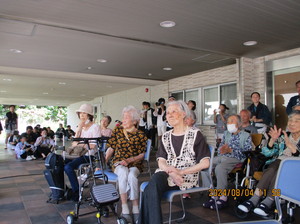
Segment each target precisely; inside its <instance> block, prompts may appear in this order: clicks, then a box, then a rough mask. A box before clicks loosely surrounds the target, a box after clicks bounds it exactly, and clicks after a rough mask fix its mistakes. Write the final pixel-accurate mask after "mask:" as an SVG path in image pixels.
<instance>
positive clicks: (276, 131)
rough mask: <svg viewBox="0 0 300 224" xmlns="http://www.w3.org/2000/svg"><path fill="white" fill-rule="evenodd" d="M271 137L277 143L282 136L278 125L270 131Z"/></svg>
mask: <svg viewBox="0 0 300 224" xmlns="http://www.w3.org/2000/svg"><path fill="white" fill-rule="evenodd" d="M269 135H270V136H271V139H272V140H273V141H274V142H275V141H276V140H277V139H278V138H279V136H280V135H281V128H279V129H277V127H276V125H274V128H271V129H270V131H269Z"/></svg>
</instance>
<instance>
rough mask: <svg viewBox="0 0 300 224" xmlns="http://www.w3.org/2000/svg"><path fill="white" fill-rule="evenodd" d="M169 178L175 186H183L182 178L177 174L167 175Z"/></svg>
mask: <svg viewBox="0 0 300 224" xmlns="http://www.w3.org/2000/svg"><path fill="white" fill-rule="evenodd" d="M169 176H170V177H171V178H172V180H173V182H174V183H175V184H176V185H177V186H181V185H182V184H183V178H182V176H181V175H180V174H179V172H171V173H169Z"/></svg>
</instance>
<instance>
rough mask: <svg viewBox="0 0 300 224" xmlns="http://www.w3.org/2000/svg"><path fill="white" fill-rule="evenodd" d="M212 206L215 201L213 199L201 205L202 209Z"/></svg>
mask: <svg viewBox="0 0 300 224" xmlns="http://www.w3.org/2000/svg"><path fill="white" fill-rule="evenodd" d="M213 204H215V200H214V199H213V198H211V199H209V201H207V202H205V203H203V207H204V208H210V207H211V206H212V205H213Z"/></svg>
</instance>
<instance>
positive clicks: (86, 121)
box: [64, 104, 101, 201]
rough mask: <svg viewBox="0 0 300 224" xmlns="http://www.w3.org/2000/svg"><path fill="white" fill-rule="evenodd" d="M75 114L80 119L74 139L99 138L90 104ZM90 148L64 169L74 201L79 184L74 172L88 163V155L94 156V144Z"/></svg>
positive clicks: (74, 143)
mask: <svg viewBox="0 0 300 224" xmlns="http://www.w3.org/2000/svg"><path fill="white" fill-rule="evenodd" d="M76 113H77V115H78V118H79V119H80V122H79V124H78V127H77V130H76V135H75V138H99V137H101V134H100V127H99V125H97V124H95V123H94V122H93V119H94V115H93V106H92V105H91V104H82V105H81V106H80V108H79V110H77V111H76ZM76 145H77V142H73V143H72V146H76ZM86 147H87V146H86ZM90 147H91V150H89V151H88V152H87V153H86V154H85V155H83V156H81V157H79V158H76V159H74V160H69V161H68V163H67V164H66V165H65V168H64V169H65V172H66V174H67V176H68V178H69V180H70V184H71V186H72V191H73V200H74V201H78V198H79V192H78V191H79V184H78V180H77V176H76V173H75V171H74V170H75V169H77V168H78V167H79V166H80V165H81V164H83V163H88V162H89V157H88V156H89V153H90V155H91V156H94V154H95V153H96V150H94V148H95V147H96V144H90Z"/></svg>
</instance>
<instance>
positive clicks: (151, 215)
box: [138, 172, 179, 224]
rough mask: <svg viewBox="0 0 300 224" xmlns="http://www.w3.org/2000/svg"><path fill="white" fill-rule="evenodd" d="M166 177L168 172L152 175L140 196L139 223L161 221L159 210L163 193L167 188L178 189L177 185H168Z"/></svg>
mask: <svg viewBox="0 0 300 224" xmlns="http://www.w3.org/2000/svg"><path fill="white" fill-rule="evenodd" d="M167 178H168V174H167V173H165V172H157V173H155V174H154V175H153V176H152V178H151V180H150V182H149V184H148V186H147V187H146V188H145V190H144V193H143V196H142V198H141V200H142V201H141V208H140V215H139V221H138V223H139V224H154V223H155V224H160V223H163V217H162V211H161V199H162V196H163V193H164V192H166V191H168V190H175V189H179V188H178V187H170V186H169V185H168V180H167Z"/></svg>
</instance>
